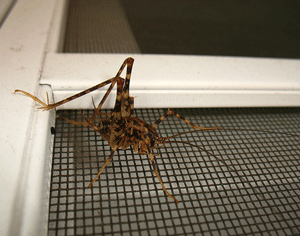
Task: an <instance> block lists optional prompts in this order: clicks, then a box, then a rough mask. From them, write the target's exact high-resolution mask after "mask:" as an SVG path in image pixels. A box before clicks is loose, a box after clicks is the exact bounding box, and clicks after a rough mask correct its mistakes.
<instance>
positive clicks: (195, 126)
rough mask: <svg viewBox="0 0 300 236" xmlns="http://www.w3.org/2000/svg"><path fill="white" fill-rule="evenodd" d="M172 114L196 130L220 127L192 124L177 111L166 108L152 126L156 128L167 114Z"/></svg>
mask: <svg viewBox="0 0 300 236" xmlns="http://www.w3.org/2000/svg"><path fill="white" fill-rule="evenodd" d="M170 115H173V116H176V117H177V118H179V119H180V120H182V121H184V122H185V123H187V124H188V125H190V126H192V127H193V128H194V129H196V130H213V129H220V128H219V127H209V128H207V127H200V126H197V125H194V124H193V123H191V122H190V121H189V120H187V119H186V118H184V117H182V116H181V115H179V114H178V113H176V112H174V111H172V110H170V109H168V111H167V112H166V113H165V114H164V115H163V116H162V117H160V118H159V119H158V120H157V121H156V122H155V123H154V124H153V125H152V127H153V128H155V129H156V128H157V126H158V125H159V124H160V123H161V122H162V121H163V120H164V119H166V118H167V117H168V116H170Z"/></svg>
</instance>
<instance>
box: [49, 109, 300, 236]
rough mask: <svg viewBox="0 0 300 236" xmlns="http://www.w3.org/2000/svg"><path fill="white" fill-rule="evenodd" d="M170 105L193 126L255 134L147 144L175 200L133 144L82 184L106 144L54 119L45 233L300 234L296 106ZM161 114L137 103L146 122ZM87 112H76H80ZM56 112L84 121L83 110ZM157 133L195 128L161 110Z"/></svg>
mask: <svg viewBox="0 0 300 236" xmlns="http://www.w3.org/2000/svg"><path fill="white" fill-rule="evenodd" d="M174 110H175V111H176V112H178V113H179V114H181V115H182V116H184V117H185V118H187V119H188V120H190V121H191V122H192V123H194V124H197V125H199V126H203V127H215V126H218V127H223V128H227V129H237V128H244V129H254V131H241V130H213V131H205V132H204V131H201V132H192V133H187V134H183V135H181V136H178V137H177V138H176V139H174V140H177V141H180V142H189V143H191V144H194V145H198V146H199V147H200V148H197V147H195V146H191V145H187V144H186V143H171V144H166V145H165V146H164V147H161V148H159V149H156V150H154V153H155V161H156V165H157V168H158V170H159V173H160V176H161V178H162V180H163V182H164V183H165V186H166V188H167V189H168V190H169V191H170V192H171V194H172V195H174V196H175V197H176V198H177V199H178V200H179V203H178V204H177V205H176V204H175V203H174V201H173V200H172V199H170V198H168V197H167V196H166V194H165V192H164V191H163V190H162V187H161V185H160V183H159V182H158V180H157V178H156V176H155V175H154V174H153V170H152V166H151V164H150V162H149V158H148V156H147V155H142V154H137V153H134V152H133V150H132V149H131V148H129V149H127V150H118V151H117V152H116V153H115V155H114V157H113V160H112V162H111V163H110V164H109V165H108V166H107V167H106V169H105V171H104V172H103V173H102V174H101V175H100V177H99V179H98V180H97V181H96V182H95V183H94V184H93V186H92V188H91V189H90V188H88V187H87V186H88V184H89V183H90V182H91V181H92V180H93V178H94V177H95V176H96V174H97V173H98V171H99V170H100V168H101V167H102V166H103V164H104V162H105V160H106V158H107V157H108V156H109V154H110V152H111V149H110V147H109V146H108V144H107V142H106V141H104V140H103V139H102V137H101V136H100V135H99V134H98V133H97V132H95V131H94V130H93V129H91V128H84V127H83V126H74V125H72V124H69V123H67V122H66V121H64V120H60V119H57V123H56V128H55V129H56V135H55V141H54V152H53V166H52V181H51V194H50V195H51V196H50V207H49V235H195V234H196V235H197V234H199V235H295V234H299V233H300V220H299V219H300V199H299V195H300V172H299V170H300V158H299V153H300V149H299V140H300V138H299V136H298V135H299V133H300V132H299V125H297V124H299V117H300V116H299V114H300V109H299V108H251V109H249V108H245V109H243V108H239V109H238V108H235V109H224V108H222V109H174ZM165 111H166V110H165V109H136V110H135V116H136V117H138V118H140V119H143V120H145V121H146V122H148V123H150V124H152V123H154V122H155V121H156V120H157V119H158V118H159V117H160V116H162V115H163V114H164V112H165ZM92 114H93V111H92V110H83V115H84V116H85V117H91V116H92ZM58 115H59V116H61V117H65V118H67V119H70V120H76V121H82V119H83V118H82V116H81V112H80V110H63V111H58ZM157 130H158V132H159V133H160V135H161V136H163V137H165V136H171V135H174V134H176V133H179V132H185V131H188V130H192V129H191V127H189V126H188V125H187V124H185V123H184V122H182V121H180V120H179V119H178V118H176V117H168V118H167V119H166V120H164V121H163V122H162V123H161V124H160V125H159V127H158V129H157ZM262 130H271V131H273V132H271V133H267V132H264V131H262ZM279 132H285V133H288V134H282V133H279ZM289 134H294V135H289ZM201 148H203V149H205V150H206V151H203V150H202V149H201ZM211 154H213V155H211ZM219 159H222V161H220V160H219ZM224 163H226V165H225V164H224Z"/></svg>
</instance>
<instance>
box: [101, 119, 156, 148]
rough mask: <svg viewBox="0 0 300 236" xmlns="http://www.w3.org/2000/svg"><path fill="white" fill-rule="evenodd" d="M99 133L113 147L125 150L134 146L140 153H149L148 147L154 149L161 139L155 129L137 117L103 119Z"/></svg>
mask: <svg viewBox="0 0 300 236" xmlns="http://www.w3.org/2000/svg"><path fill="white" fill-rule="evenodd" d="M98 132H99V133H100V134H101V136H102V137H103V138H104V139H105V140H106V141H107V142H108V143H109V145H110V146H111V147H113V146H115V145H119V146H120V147H121V148H122V149H124V150H125V149H127V148H128V147H129V146H130V145H133V150H134V151H140V152H148V148H147V145H149V147H150V148H151V147H153V146H154V145H155V141H156V140H158V138H159V136H158V133H157V132H156V130H155V128H153V127H152V126H151V125H149V124H148V123H146V122H145V121H143V120H141V119H139V118H136V117H125V118H122V119H121V120H114V119H112V118H107V119H103V120H102V121H101V122H100V123H99V130H98Z"/></svg>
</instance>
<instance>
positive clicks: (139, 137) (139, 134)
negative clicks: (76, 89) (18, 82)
mask: <svg viewBox="0 0 300 236" xmlns="http://www.w3.org/2000/svg"><path fill="white" fill-rule="evenodd" d="M133 62H134V59H133V58H130V57H129V58H127V59H126V60H125V61H124V62H123V64H122V66H121V68H120V69H119V71H118V73H117V74H116V76H115V77H113V78H111V79H108V80H106V81H104V82H102V83H100V84H97V85H95V86H93V87H91V88H89V89H87V90H84V91H83V92H80V93H78V94H75V95H73V96H71V97H69V98H66V99H64V100H62V101H59V102H57V103H54V104H49V99H48V96H47V104H46V103H44V102H42V101H41V100H40V99H38V98H37V97H35V96H33V95H31V94H29V93H27V92H25V91H23V90H18V89H16V90H15V93H16V92H21V93H23V94H25V95H26V96H29V97H31V98H32V99H33V100H35V101H36V102H38V103H39V104H41V105H42V106H41V107H39V109H43V110H51V109H54V108H55V107H58V106H60V105H62V104H64V103H67V102H69V101H71V100H74V99H76V98H78V97H81V96H83V95H86V94H88V93H90V92H92V91H94V90H96V89H99V88H101V87H103V86H105V85H109V84H110V86H109V88H108V90H107V91H106V93H105V95H104V96H103V98H102V100H101V102H100V103H99V105H98V106H97V107H95V111H94V115H93V116H92V117H91V118H85V117H84V120H85V121H84V122H76V121H71V120H67V119H65V120H67V122H69V123H71V124H74V125H84V126H90V127H92V128H93V129H94V130H95V131H97V132H99V133H100V135H101V136H102V137H103V138H104V139H105V140H106V141H107V142H108V144H109V146H110V147H111V148H112V151H111V153H110V155H109V157H108V158H107V160H106V161H105V163H104V165H103V167H102V168H101V169H100V171H99V172H98V174H97V176H96V177H95V178H94V180H93V181H92V182H91V183H90V184H89V185H88V187H90V188H91V187H92V184H93V183H94V182H95V181H96V180H97V179H98V177H99V176H100V174H101V173H102V172H103V170H104V169H105V167H106V166H107V165H108V164H109V163H110V161H111V160H112V158H113V155H114V153H115V151H116V150H117V149H118V148H122V149H123V150H126V149H127V148H128V147H129V146H132V148H133V150H134V151H135V152H138V153H141V154H146V155H148V156H149V158H150V161H151V163H152V167H153V172H154V174H155V175H156V177H157V178H158V180H159V182H160V184H161V186H162V188H163V190H164V191H165V193H166V194H167V196H168V197H170V198H172V199H173V200H174V201H175V202H176V204H177V203H178V200H177V199H176V198H175V197H174V196H172V195H171V194H170V193H169V192H168V190H167V189H166V187H165V186H164V183H163V181H162V179H161V177H160V175H159V173H158V170H157V168H156V165H155V161H154V157H153V153H152V151H153V149H155V148H157V147H158V146H160V145H164V143H166V142H167V140H168V139H170V138H172V137H165V138H163V137H161V136H159V135H158V133H157V131H156V128H157V126H158V125H159V124H160V123H161V122H162V121H163V120H164V119H165V118H167V117H168V116H171V115H173V116H176V117H178V118H179V119H181V120H183V121H184V122H186V123H187V124H188V125H190V126H191V127H193V128H194V129H195V130H213V129H219V127H210V128H205V127H199V126H196V125H194V124H192V123H191V122H190V121H188V120H187V119H185V118H184V117H182V116H180V115H179V114H177V113H175V112H174V111H172V110H170V109H168V111H167V112H166V113H165V114H164V115H163V116H162V117H160V118H159V119H158V120H157V121H156V122H155V123H154V124H152V125H150V124H148V123H146V122H145V121H143V120H141V119H139V118H136V117H134V116H133V115H132V113H133V109H134V105H133V104H134V98H133V97H131V96H130V95H129V84H130V77H131V71H132V66H133ZM125 66H127V72H126V77H125V78H122V77H121V73H122V71H123V70H124V68H125ZM116 84H117V96H116V102H115V106H114V109H113V111H112V112H111V113H103V112H101V111H100V110H101V107H102V105H103V104H104V102H105V100H106V99H107V97H108V95H109V94H110V92H111V91H112V89H113V87H114V86H115V85H116ZM100 115H105V116H108V118H105V119H101V117H100ZM96 117H98V119H99V123H98V124H97V125H95V124H94V120H95V118H96ZM63 119H64V118H63Z"/></svg>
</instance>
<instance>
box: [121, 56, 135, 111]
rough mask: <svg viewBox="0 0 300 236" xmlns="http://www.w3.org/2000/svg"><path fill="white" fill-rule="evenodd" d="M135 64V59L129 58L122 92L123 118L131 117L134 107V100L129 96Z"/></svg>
mask: <svg viewBox="0 0 300 236" xmlns="http://www.w3.org/2000/svg"><path fill="white" fill-rule="evenodd" d="M133 62H134V60H133V58H130V57H129V58H127V59H126V63H127V71H126V78H125V82H124V87H123V90H122V102H121V112H122V117H129V116H131V108H132V107H133V100H134V98H133V97H130V96H129V86H130V77H131V71H132V66H133Z"/></svg>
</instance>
